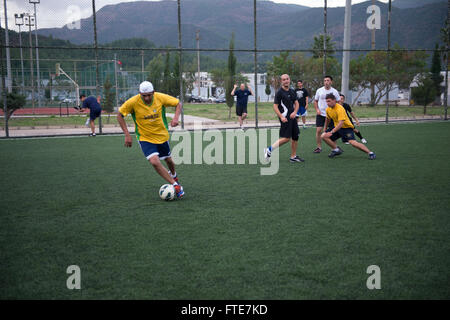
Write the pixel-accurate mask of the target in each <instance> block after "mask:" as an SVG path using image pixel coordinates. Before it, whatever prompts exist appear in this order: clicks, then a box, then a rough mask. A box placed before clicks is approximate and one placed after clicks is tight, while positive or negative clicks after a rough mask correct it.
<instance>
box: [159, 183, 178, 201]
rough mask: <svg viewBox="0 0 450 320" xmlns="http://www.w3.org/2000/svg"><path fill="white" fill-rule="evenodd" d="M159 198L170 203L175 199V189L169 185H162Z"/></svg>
mask: <svg viewBox="0 0 450 320" xmlns="http://www.w3.org/2000/svg"><path fill="white" fill-rule="evenodd" d="M159 197H160V198H161V199H163V200H166V201H170V200H173V199H174V198H175V188H174V187H173V185H171V184H163V185H162V186H161V188H160V189H159Z"/></svg>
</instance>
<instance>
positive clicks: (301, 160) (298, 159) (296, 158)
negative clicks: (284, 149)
mask: <svg viewBox="0 0 450 320" xmlns="http://www.w3.org/2000/svg"><path fill="white" fill-rule="evenodd" d="M289 161H290V162H305V159H302V158H300V157H299V156H295V157H293V158H290V159H289Z"/></svg>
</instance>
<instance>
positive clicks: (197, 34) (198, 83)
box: [195, 30, 200, 97]
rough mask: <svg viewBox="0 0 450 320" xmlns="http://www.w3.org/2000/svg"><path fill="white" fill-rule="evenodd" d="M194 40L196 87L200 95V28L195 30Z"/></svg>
mask: <svg viewBox="0 0 450 320" xmlns="http://www.w3.org/2000/svg"><path fill="white" fill-rule="evenodd" d="M195 40H196V41H197V87H198V96H199V97H200V30H197V31H196V32H195Z"/></svg>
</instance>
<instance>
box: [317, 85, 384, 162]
mask: <svg viewBox="0 0 450 320" xmlns="http://www.w3.org/2000/svg"><path fill="white" fill-rule="evenodd" d="M325 99H326V102H327V106H328V107H327V109H326V113H327V117H326V119H325V128H327V127H328V123H329V122H330V121H333V122H334V125H335V127H334V128H333V129H331V130H327V132H324V133H323V134H322V140H323V141H325V142H326V143H327V144H328V145H329V146H330V147H331V149H332V150H331V153H330V154H329V155H328V157H330V158H334V157H335V156H338V155H340V154H342V152H344V151H343V150H342V149H341V148H339V147H338V146H337V145H336V142H335V141H336V140H338V139H339V138H344V139H345V140H347V141H348V142H349V143H350V144H351V145H352V146H353V147H355V148H356V149H358V150H361V151H362V152H365V153H367V154H368V155H369V159H370V160H374V159H375V157H376V156H375V153H373V152H372V151H370V150H369V149H368V148H367V147H366V146H365V145H363V144H362V143H359V142H357V141H356V140H355V135H354V134H353V129H354V128H355V127H354V126H353V124H352V123H351V121H350V119H349V117H348V115H347V113H346V112H345V109H344V107H343V106H341V105H340V104H338V103H336V97H335V96H334V94H332V93H331V94H327V95H326V97H325Z"/></svg>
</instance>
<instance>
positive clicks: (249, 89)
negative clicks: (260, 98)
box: [247, 85, 255, 96]
mask: <svg viewBox="0 0 450 320" xmlns="http://www.w3.org/2000/svg"><path fill="white" fill-rule="evenodd" d="M247 87H248V91H250V94H251V95H252V96H254V95H255V94H254V93H253V90H252V87H250V85H248V86H247Z"/></svg>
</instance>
